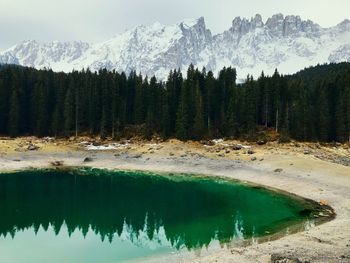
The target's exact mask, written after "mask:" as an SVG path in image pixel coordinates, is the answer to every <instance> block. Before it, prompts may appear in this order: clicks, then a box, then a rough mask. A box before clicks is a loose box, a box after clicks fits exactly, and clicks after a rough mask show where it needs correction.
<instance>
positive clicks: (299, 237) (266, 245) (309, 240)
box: [0, 137, 350, 263]
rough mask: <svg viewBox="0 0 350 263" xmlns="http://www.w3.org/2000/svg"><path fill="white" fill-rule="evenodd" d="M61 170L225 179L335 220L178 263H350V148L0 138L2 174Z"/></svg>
mask: <svg viewBox="0 0 350 263" xmlns="http://www.w3.org/2000/svg"><path fill="white" fill-rule="evenodd" d="M62 165H63V166H91V167H99V168H107V169H132V170H149V171H162V172H188V173H198V174H208V175H213V176H226V177H229V178H234V179H239V180H242V181H247V182H252V183H256V184H260V185H264V186H268V187H273V188H277V189H280V190H283V191H287V192H290V193H293V194H296V195H299V196H302V197H305V198H309V199H312V200H314V201H316V202H321V203H323V204H328V205H330V206H331V207H332V208H333V209H334V211H335V213H336V218H335V219H333V220H331V221H329V222H327V223H324V224H321V225H317V226H313V227H311V228H310V229H308V230H306V231H303V232H299V233H296V234H290V235H282V236H281V238H279V239H277V240H273V241H272V240H271V241H267V242H263V243H260V244H251V245H249V246H228V247H227V248H224V249H219V250H217V251H211V252H210V253H209V252H206V251H204V250H202V251H201V252H200V253H196V255H195V256H194V255H192V256H188V255H186V256H184V257H183V258H181V257H177V258H175V257H174V258H173V261H176V262H177V261H181V262H185V261H186V262H187V261H190V262H203V263H204V262H243V263H244V262H350V145H349V144H338V143H334V144H319V143H300V142H290V143H286V144H279V143H277V142H268V143H266V144H263V145H257V144H256V143H249V142H239V141H232V140H214V141H202V142H191V141H190V142H180V141H178V140H168V141H160V140H158V141H157V140H154V141H143V140H136V139H134V140H123V141H117V142H113V141H110V140H106V141H101V140H98V139H91V138H88V137H79V138H77V139H74V138H71V139H53V138H43V139H38V138H35V137H23V138H17V139H9V138H0V171H1V172H5V171H15V170H20V169H28V168H44V167H50V166H51V167H52V166H62ZM166 261H167V262H170V261H171V259H167V260H166Z"/></svg>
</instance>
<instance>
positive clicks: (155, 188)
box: [0, 169, 308, 263]
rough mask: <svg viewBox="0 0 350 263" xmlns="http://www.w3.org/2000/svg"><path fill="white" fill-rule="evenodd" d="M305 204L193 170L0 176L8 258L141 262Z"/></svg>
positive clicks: (282, 220) (290, 215)
mask: <svg viewBox="0 0 350 263" xmlns="http://www.w3.org/2000/svg"><path fill="white" fill-rule="evenodd" d="M305 206H306V204H305V203H304V202H300V201H297V200H295V199H291V198H289V197H287V196H285V195H281V194H277V193H275V192H271V191H267V190H264V189H261V188H257V187H251V186H247V185H244V184H241V183H234V182H230V181H226V180H223V179H212V178H207V177H198V176H192V175H176V176H175V175H156V174H152V173H142V172H125V171H113V172H111V171H105V170H97V169H74V170H71V171H53V170H40V171H25V172H17V173H11V174H0V262H11V263H16V262H128V261H140V262H142V260H143V259H145V258H146V257H156V256H159V255H162V256H164V255H173V254H177V253H182V252H185V251H186V253H188V251H190V252H191V253H192V251H198V250H199V249H210V248H211V247H212V246H215V245H216V246H218V244H221V245H223V244H225V243H229V242H238V241H241V240H249V239H253V238H257V237H259V236H263V235H266V234H268V233H274V232H276V231H279V230H281V229H286V227H287V226H288V225H293V224H296V223H303V222H306V221H307V220H308V217H307V216H308V215H307V214H308V213H305ZM307 211H308V210H307ZM193 253H195V252H193Z"/></svg>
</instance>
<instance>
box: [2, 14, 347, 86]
mask: <svg viewBox="0 0 350 263" xmlns="http://www.w3.org/2000/svg"><path fill="white" fill-rule="evenodd" d="M342 61H350V20H349V19H345V20H343V21H342V22H340V23H339V24H337V25H336V26H333V27H328V28H322V27H321V26H320V25H318V24H317V23H314V22H313V21H311V20H302V19H301V17H300V16H295V15H288V16H284V15H283V14H275V15H273V16H271V17H269V18H268V19H266V21H265V22H264V21H263V19H262V17H261V15H259V14H257V15H255V16H254V17H251V18H250V19H247V18H241V17H236V18H234V19H233V21H232V23H231V27H230V28H229V29H227V30H226V31H224V32H222V33H218V34H212V32H211V31H210V29H208V28H207V27H206V24H205V19H204V17H200V18H198V19H186V20H184V21H181V22H178V23H175V24H173V25H162V24H160V23H158V22H156V23H153V24H151V25H147V26H145V25H138V26H135V27H133V28H132V29H130V30H128V31H126V32H124V33H122V34H119V35H116V36H115V37H113V38H111V39H109V40H107V41H103V42H101V43H95V44H91V43H87V42H82V41H72V42H60V41H53V42H49V43H44V44H41V43H39V42H37V41H35V40H29V41H23V42H21V43H19V44H17V45H15V46H13V47H11V48H9V49H7V50H5V51H2V52H0V63H5V64H18V65H23V66H30V67H34V68H52V69H53V70H54V71H64V72H69V71H71V70H73V69H75V70H79V69H82V68H90V69H91V70H99V69H101V68H107V69H108V70H117V71H125V72H127V73H128V72H130V71H132V70H136V71H137V72H141V73H142V74H144V75H148V76H153V75H155V76H157V77H158V78H159V79H163V80H165V79H166V77H167V74H168V72H169V71H170V70H171V69H178V68H179V69H181V70H182V71H183V72H184V73H185V72H186V70H187V67H188V65H189V64H191V63H192V64H193V65H194V66H196V67H200V68H201V67H206V68H207V70H212V71H214V72H215V73H217V71H218V70H219V69H221V68H222V67H224V66H226V67H227V66H232V67H235V68H236V69H237V71H238V76H239V78H244V77H245V76H246V75H247V74H253V75H254V76H255V77H257V76H258V74H260V73H261V71H264V72H265V73H267V74H271V73H272V72H273V70H274V69H275V68H278V69H279V70H280V72H281V73H285V74H289V73H294V72H296V71H298V70H300V69H301V68H304V67H308V66H312V65H316V64H319V63H327V62H342Z"/></svg>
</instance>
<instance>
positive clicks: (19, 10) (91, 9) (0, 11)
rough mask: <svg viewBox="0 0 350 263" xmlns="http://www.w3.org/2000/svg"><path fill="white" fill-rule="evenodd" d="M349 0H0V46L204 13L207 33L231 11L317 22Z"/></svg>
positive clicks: (85, 36)
mask: <svg viewBox="0 0 350 263" xmlns="http://www.w3.org/2000/svg"><path fill="white" fill-rule="evenodd" d="M349 10H350V0H292V1H285V0H211V1H208V0H171V1H170V0H0V50H3V49H6V48H9V47H10V46H12V45H14V44H16V43H18V42H20V41H22V40H28V39H35V40H38V41H40V42H47V41H52V40H83V41H88V42H98V41H103V40H107V39H108V38H110V37H112V36H114V35H116V34H118V33H122V32H124V31H125V30H127V29H129V28H131V27H133V26H135V25H139V24H151V23H153V22H155V21H158V22H160V23H162V24H172V23H176V22H178V21H181V20H182V19H185V18H198V17H200V16H204V17H205V21H206V25H207V27H208V28H209V29H211V30H212V32H213V33H217V32H221V31H223V30H225V29H228V28H229V27H230V24H231V21H232V20H233V18H234V17H236V16H242V17H248V18H250V17H252V16H254V15H255V14H256V13H260V14H261V15H262V16H263V20H264V21H266V18H267V17H269V16H271V15H272V14H275V13H283V14H285V15H287V14H295V15H300V16H301V17H302V19H311V20H313V21H314V22H316V23H318V24H320V25H321V26H323V27H329V26H333V25H336V24H337V23H339V22H340V21H342V20H344V19H345V18H350V11H349Z"/></svg>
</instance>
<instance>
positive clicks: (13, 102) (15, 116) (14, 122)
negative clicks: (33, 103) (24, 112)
mask: <svg viewBox="0 0 350 263" xmlns="http://www.w3.org/2000/svg"><path fill="white" fill-rule="evenodd" d="M20 120H21V116H20V104H19V98H18V92H17V90H16V89H13V91H12V95H11V99H10V116H9V123H8V132H9V135H10V136H11V137H16V136H17V135H19V133H20Z"/></svg>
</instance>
